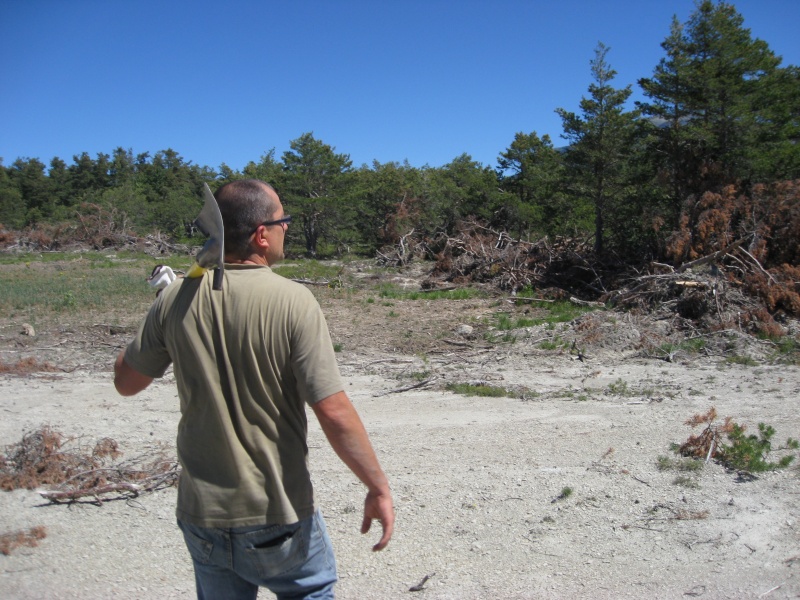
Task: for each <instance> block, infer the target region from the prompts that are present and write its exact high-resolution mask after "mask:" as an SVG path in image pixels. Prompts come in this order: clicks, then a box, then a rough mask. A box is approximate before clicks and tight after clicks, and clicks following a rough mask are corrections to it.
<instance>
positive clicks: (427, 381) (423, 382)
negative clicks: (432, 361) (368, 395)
mask: <svg viewBox="0 0 800 600" xmlns="http://www.w3.org/2000/svg"><path fill="white" fill-rule="evenodd" d="M431 381H433V378H430V379H426V380H424V381H420V382H419V383H415V384H413V385H407V386H405V387H401V388H395V389H393V390H389V391H386V392H378V393H375V394H373V397H379V396H387V395H389V394H399V393H400V392H407V391H408V390H415V389H417V388H421V387H423V386H426V385H428V384H429V383H430V382H431Z"/></svg>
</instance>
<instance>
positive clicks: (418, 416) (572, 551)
mask: <svg viewBox="0 0 800 600" xmlns="http://www.w3.org/2000/svg"><path fill="white" fill-rule="evenodd" d="M323 304H324V305H325V306H326V311H327V312H328V314H329V320H330V321H331V329H332V331H333V333H334V341H335V342H337V341H339V342H340V343H342V344H343V346H344V349H343V351H342V352H341V353H340V355H339V358H340V364H341V368H342V373H343V375H344V377H345V380H346V382H347V391H348V393H349V394H350V395H351V397H352V399H353V401H354V403H355V404H356V406H357V408H358V410H359V411H360V412H361V414H362V417H363V419H364V421H365V423H366V425H367V427H368V429H369V430H370V433H371V436H372V439H373V442H374V444H375V446H376V449H377V451H378V453H379V455H380V457H381V460H382V462H383V464H384V467H385V469H386V471H387V473H388V474H389V476H390V478H391V481H392V486H393V490H394V494H395V500H396V504H397V514H398V521H397V531H396V535H395V538H394V539H393V541H392V543H391V545H390V547H389V548H388V549H387V550H386V551H384V552H382V553H378V554H373V553H372V552H370V550H369V549H370V545H371V543H372V541H373V538H374V536H368V537H369V539H365V538H363V537H362V536H361V535H360V534H359V533H358V527H359V525H360V507H361V502H362V501H363V490H362V488H361V486H360V485H359V484H358V483H357V482H356V480H355V478H354V477H353V476H352V475H350V474H349V473H348V472H347V470H346V469H345V468H344V467H343V465H342V464H341V463H340V462H339V461H338V460H337V459H336V458H335V456H334V455H333V452H332V451H331V450H330V448H329V447H328V446H327V444H326V443H325V441H324V439H323V437H322V435H321V433H320V431H319V429H318V428H317V427H316V425H315V424H314V423H312V424H311V434H310V448H311V449H310V456H311V467H312V471H313V474H314V479H315V485H316V489H317V495H318V499H319V502H320V504H321V506H322V508H323V511H324V513H325V515H326V520H327V522H328V526H329V529H330V531H331V536H332V538H333V541H334V545H335V547H336V550H337V557H338V561H339V570H340V576H341V581H340V583H339V585H338V588H337V593H338V597H339V598H352V599H363V598H403V597H409V596H411V597H415V593H413V592H409V588H410V587H412V586H414V585H416V584H419V583H420V582H421V581H422V580H423V579H424V578H425V577H426V576H428V577H429V578H428V579H427V581H426V582H425V584H424V586H423V587H424V589H423V591H421V592H418V594H419V596H420V597H424V598H429V599H433V598H437V599H439V598H442V599H443V598H452V599H465V598H470V599H472V598H475V599H477V598H592V599H601V598H609V599H611V598H689V597H700V598H769V599H770V600H772V599H778V598H798V597H800V522H798V518H799V517H800V485H798V484H799V483H800V481H799V479H800V471H798V469H797V468H796V467H792V468H789V469H786V470H783V471H776V472H771V473H767V474H765V475H761V476H759V477H758V478H757V479H755V480H752V481H744V480H742V479H740V478H737V475H736V473H731V472H727V471H726V470H725V469H723V468H722V467H720V466H719V465H717V464H714V463H713V462H712V463H709V464H708V465H706V466H705V467H704V468H703V469H702V470H701V471H699V472H694V473H692V472H690V473H684V472H681V471H677V470H659V469H658V466H657V461H658V457H659V456H660V455H663V456H673V455H672V454H671V453H670V452H669V446H670V444H671V443H673V442H681V441H683V440H685V439H686V438H687V437H688V435H689V434H690V433H691V430H690V428H689V427H687V426H686V425H684V421H685V420H686V419H687V418H689V417H690V416H691V415H693V414H696V413H702V412H705V411H707V410H708V408H710V407H711V406H715V407H716V408H717V410H718V412H719V414H720V415H721V416H728V415H730V416H733V417H734V418H735V420H736V421H738V422H740V423H743V424H748V425H750V427H751V428H752V429H755V426H756V423H757V422H759V421H764V422H766V423H769V424H771V425H773V426H774V427H775V429H776V430H777V434H776V439H778V440H781V441H783V440H785V439H786V438H787V437H789V436H791V437H795V438H797V437H800V435H798V434H800V411H798V398H800V369H798V368H797V367H795V366H779V365H762V366H745V365H739V364H731V363H725V362H724V361H723V360H722V359H721V358H719V357H714V356H711V357H706V358H700V357H693V358H692V359H691V360H683V361H680V360H679V361H677V362H672V363H669V362H665V361H662V360H656V359H644V358H641V356H639V355H640V353H639V352H636V351H634V350H632V348H633V347H634V346H635V340H633V338H635V336H636V335H640V336H641V332H639V333H638V334H634V333H632V332H631V331H632V330H634V331H635V330H636V327H635V325H636V324H635V323H634V324H631V325H630V326H626V327H623V326H622V325H620V326H619V327H616V328H615V327H610V328H608V329H611V330H614V331H615V333H613V335H612V336H611V337H612V338H613V339H614V340H615V341H614V342H613V343H611V342H608V343H601V342H597V343H596V344H595V345H594V346H590V347H589V349H588V350H587V351H586V356H585V357H584V360H579V359H578V358H577V356H576V354H575V353H571V352H569V351H566V350H564V349H562V350H542V349H541V348H540V346H539V343H538V342H537V340H539V339H540V338H541V337H542V334H543V332H542V331H539V330H526V331H524V332H519V337H518V340H517V342H516V343H514V344H505V345H497V346H494V347H491V348H487V347H486V343H485V341H484V340H483V339H482V338H480V337H477V338H475V337H473V338H472V339H468V338H466V337H461V338H459V337H458V336H457V335H455V334H454V333H453V327H454V326H455V325H457V324H458V323H464V322H466V317H467V315H468V314H472V313H475V314H478V313H480V312H481V311H483V312H487V311H491V310H493V308H492V307H490V306H489V305H487V304H486V303H483V304H482V303H480V302H475V303H473V304H470V305H468V306H469V308H464V307H465V306H466V305H464V304H461V305H459V306H460V307H461V309H460V311H459V312H454V311H452V310H449V309H448V310H445V311H443V312H444V314H439V313H437V314H436V315H431V314H430V311H432V310H433V309H432V308H430V306H429V308H427V309H426V310H427V311H428V313H427V314H428V316H430V319H426V320H422V319H419V318H417V319H413V320H412V319H410V318H409V317H408V315H410V314H411V313H410V312H409V313H408V315H407V314H406V313H404V312H403V311H405V310H406V309H407V307H406V306H405V305H403V304H402V303H395V304H394V306H391V307H374V308H373V311H374V312H375V315H376V318H375V319H373V320H371V318H370V317H369V316H368V314H366V313H365V314H361V315H358V318H357V319H354V317H353V314H352V310H349V311H348V310H347V307H344V306H343V307H341V308H340V309H337V308H336V307H335V306H334V302H333V300H324V302H323ZM433 304H435V303H433ZM416 306H417V310H419V304H417V305H416ZM387 310H392V311H394V312H395V313H396V314H397V315H398V316H397V317H391V319H397V321H391V322H393V323H395V322H397V323H401V324H400V325H397V326H393V328H392V331H391V332H387V333H385V334H384V335H383V336H381V335H380V334H379V333H378V328H379V327H380V323H381V322H384V323H386V322H387V319H386V316H385V314H382V313H381V312H380V311H383V312H384V313H385V312H386V311H387ZM408 310H409V311H411V308H410V307H409V308H408ZM401 320H402V321H401ZM373 321H374V323H373ZM472 322H473V323H474V321H472ZM432 323H439V325H436V326H434V325H432ZM601 326H602V325H598V327H601ZM426 327H427V328H428V330H425V328H426ZM575 329H577V328H576V327H575V325H574V324H573V326H572V330H575ZM407 330H411V331H412V335H407V334H406V331H407ZM358 331H360V332H361V333H360V334H358V333H357V332H358ZM559 331H560V335H561V337H562V339H563V340H565V341H567V342H568V341H569V339H570V338H569V331H568V329H567V328H566V326H565V329H564V330H559ZM585 331H586V328H584V332H585ZM545 333H546V332H545ZM40 335H44V334H40ZM54 335H55V334H54ZM126 335H127V333H126V334H125V335H123V336H121V337H113V338H108V339H109V340H110V341H108V345H107V346H106V347H105V350H101V348H102V347H103V346H102V345H99V346H98V345H94V346H92V349H91V351H89V350H86V349H84V350H82V351H81V352H83V354H81V352H79V351H78V350H76V349H75V346H74V345H73V346H70V349H69V352H73V353H78V354H79V355H81V356H83V357H84V359H80V358H76V359H75V362H74V363H73V364H78V365H81V364H84V365H89V366H83V367H79V368H78V369H77V370H75V371H74V372H71V373H55V374H47V373H40V374H35V375H32V376H17V375H2V376H0V412H1V413H2V415H3V418H2V419H0V445H6V444H11V443H14V442H16V441H18V440H19V439H20V438H21V436H22V434H23V433H24V432H25V431H30V430H32V429H35V428H38V427H39V426H40V425H41V424H43V423H49V424H51V425H52V426H53V427H55V428H57V429H60V430H61V431H63V432H64V433H67V434H69V435H80V436H86V437H85V439H87V440H92V441H93V440H95V439H97V438H100V437H106V436H109V437H112V438H114V439H116V440H117V441H118V442H119V444H120V447H121V449H122V450H123V451H124V452H126V454H127V455H135V454H136V453H141V452H145V451H147V450H148V449H149V448H152V447H153V445H154V444H157V443H166V444H172V442H173V438H174V432H175V427H176V424H177V420H178V412H177V398H176V393H175V389H174V386H173V384H172V382H171V381H170V378H169V377H167V378H166V379H165V380H163V381H161V382H158V383H157V384H155V385H154V386H152V387H151V388H150V389H148V390H146V391H145V392H144V393H143V394H141V395H140V396H138V397H136V398H133V399H124V398H121V397H119V396H117V395H116V393H115V392H114V390H113V387H112V385H111V382H110V373H109V372H108V371H102V370H100V369H99V366H100V365H101V364H103V361H107V362H105V364H106V365H108V364H110V360H111V357H112V356H113V354H114V352H115V351H116V348H115V345H117V346H118V345H119V344H122V343H123V341H124V339H125V337H126ZM575 335H578V333H576V334H575ZM459 339H460V340H462V342H463V343H464V344H467V345H462V346H458V345H453V344H452V343H448V342H447V341H445V340H450V342H452V341H458V340H459ZM606 339H609V338H608V336H606ZM409 340H410V341H409ZM420 340H422V341H420ZM37 343H38V345H39V346H42V347H44V346H47V347H57V346H54V345H53V344H47V343H44V340H40V341H39V342H37ZM403 344H407V345H406V346H404V345H403ZM415 344H416V345H415ZM5 347H6V348H10V347H11V346H10V345H6V346H5ZM20 347H21V346H20ZM35 347H36V343H31V344H28V345H27V346H25V347H24V348H23V349H25V350H26V351H30V352H35V353H37V355H39V356H41V357H43V358H42V360H44V358H46V357H47V354H46V352H48V351H45V350H39V351H36V350H35ZM425 380H430V382H429V383H428V384H427V385H426V386H424V387H421V388H417V389H412V390H408V391H405V392H401V393H391V391H392V390H395V389H398V388H401V387H405V386H408V385H410V384H413V383H415V382H417V383H418V382H421V381H425ZM444 381H450V382H452V381H472V382H489V383H491V384H493V385H497V386H504V387H508V388H509V389H515V390H522V391H521V392H520V394H519V395H520V396H523V397H524V398H525V399H521V398H520V397H517V398H508V397H504V398H477V397H468V396H460V395H455V394H452V393H450V392H447V391H445V390H443V389H442V386H441V383H442V382H444ZM678 478H683V479H680V480H679V481H680V482H679V483H676V480H677V479H678ZM565 488H570V489H571V490H572V492H571V494H570V495H569V496H568V497H564V498H560V496H562V493H563V491H564V489H565ZM174 503H175V492H174V490H172V489H169V490H165V491H161V492H157V493H154V494H150V495H145V496H142V497H140V498H137V499H134V500H128V501H113V502H107V503H104V504H103V505H101V506H95V505H93V504H88V503H86V504H74V505H71V506H53V505H47V504H46V503H45V502H44V501H43V500H42V499H41V498H40V497H39V496H38V495H37V494H36V493H35V492H28V491H16V492H12V493H2V494H0V522H2V523H3V526H2V529H3V530H4V531H8V530H15V529H22V528H28V527H33V526H38V525H43V526H44V527H46V529H47V537H46V538H45V539H43V540H42V541H41V542H40V544H39V546H38V547H35V548H20V549H18V550H16V551H15V552H14V553H13V554H12V555H11V556H0V590H3V592H2V595H3V597H6V598H31V599H32V598H44V597H46V598H78V597H80V598H98V599H99V598H108V597H114V598H190V597H193V593H194V586H193V578H192V571H191V564H190V561H189V559H188V555H187V553H186V551H185V549H184V547H183V542H182V539H181V538H180V535H179V532H178V530H177V527H176V526H175V523H174V516H173V514H174V512H173V511H174ZM262 595H263V597H265V598H267V597H270V596H269V594H266V593H264V594H262Z"/></svg>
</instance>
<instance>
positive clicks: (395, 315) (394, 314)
mask: <svg viewBox="0 0 800 600" xmlns="http://www.w3.org/2000/svg"><path fill="white" fill-rule="evenodd" d="M389 316H390V317H399V316H400V315H398V314H397V313H396V312H394V311H393V310H390V311H389Z"/></svg>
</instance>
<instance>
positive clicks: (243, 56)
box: [0, 0, 800, 170]
mask: <svg viewBox="0 0 800 600" xmlns="http://www.w3.org/2000/svg"><path fill="white" fill-rule="evenodd" d="M734 5H735V6H736V7H737V10H738V11H739V12H740V13H741V14H742V16H743V17H744V22H745V26H746V27H748V28H750V29H751V31H752V34H753V36H754V37H759V38H761V39H763V40H765V41H766V42H767V43H768V44H769V45H770V48H771V49H772V50H773V51H775V53H776V54H778V55H780V56H782V57H783V61H784V62H783V64H784V65H787V64H795V65H797V64H800V41H799V40H800V36H798V33H797V24H798V23H800V2H798V1H797V0H741V1H738V2H734ZM693 9H694V2H693V0H672V1H666V0H605V1H600V0H594V1H592V0H559V1H552V0H548V1H539V0H527V1H525V0H507V1H503V0H497V1H494V2H485V1H477V0H475V1H473V0H461V1H456V0H451V1H449V2H446V1H443V0H427V1H422V0H406V1H403V2H400V1H396V2H390V1H388V0H371V1H366V0H364V1H355V0H353V1H351V0H338V1H323V0H295V1H289V0H281V1H260V2H255V1H249V2H248V1H236V0H232V1H228V2H211V1H206V0H197V1H194V2H188V1H183V0H166V1H165V0H159V1H158V2H153V1H150V0H138V1H136V2H132V1H131V2H128V1H121V0H120V1H115V0H102V1H87V0H71V1H69V2H67V1H66V0H51V1H47V0H2V1H0V56H2V64H3V66H2V69H0V115H2V126H0V157H2V158H3V164H5V165H6V166H8V165H10V164H11V163H13V161H14V160H16V159H17V158H19V157H27V158H33V157H36V158H39V159H40V160H41V161H43V162H44V163H46V164H47V163H49V162H50V159H52V158H53V157H54V156H58V157H60V158H61V159H63V160H65V161H66V162H67V163H68V164H70V163H72V157H73V155H76V154H79V153H81V152H84V151H85V152H88V153H89V154H91V155H92V156H93V157H94V156H96V154H97V153H99V152H103V153H109V154H110V153H111V152H112V151H113V150H114V148H116V147H118V146H122V147H123V148H126V149H128V148H130V149H131V150H133V152H134V153H135V154H138V153H140V152H150V153H151V155H152V154H154V153H155V152H156V151H158V150H164V149H166V148H172V149H174V150H176V151H177V152H178V153H179V154H180V155H181V156H182V157H183V158H184V159H185V160H186V161H191V162H192V163H194V164H198V165H206V166H209V167H212V168H214V169H216V168H218V167H219V166H220V165H221V164H222V163H225V164H227V165H228V166H230V167H231V168H233V169H237V170H240V169H241V168H242V167H244V165H245V164H247V162H248V161H251V160H252V161H258V160H259V158H260V157H261V155H262V154H264V153H265V152H266V151H268V150H270V149H272V148H274V149H275V151H276V153H277V157H278V158H280V156H281V154H282V153H283V152H284V151H286V150H288V149H289V143H290V141H291V140H294V139H296V138H298V137H300V136H301V135H302V134H303V133H305V132H313V133H314V136H315V137H316V138H317V139H320V140H322V141H323V142H325V143H327V144H330V145H331V146H333V147H335V149H336V151H337V152H341V153H346V154H349V155H350V158H351V160H352V161H353V164H354V165H355V166H356V167H358V166H360V165H362V164H368V165H369V164H371V163H372V161H373V160H377V161H379V162H381V163H386V162H392V161H398V162H402V161H404V160H408V161H409V163H410V164H411V165H413V166H416V167H421V166H423V165H426V164H427V165H429V166H434V167H436V166H441V165H443V164H446V163H448V162H450V161H451V160H453V159H454V158H455V157H457V156H459V155H461V154H462V153H467V154H469V155H471V156H472V157H473V159H475V160H477V161H479V162H481V163H483V164H484V165H486V166H492V167H494V166H495V165H496V160H497V156H498V154H499V153H500V152H502V151H503V150H505V149H506V148H507V147H508V146H509V145H510V144H511V142H512V141H513V139H514V134H515V133H516V132H520V131H522V132H525V133H530V132H532V131H536V132H538V133H539V135H543V134H549V135H550V136H551V137H552V138H553V141H554V143H555V144H556V145H560V144H562V143H564V142H563V140H562V139H561V138H560V134H561V131H562V130H561V120H560V119H559V117H558V116H557V115H556V114H555V112H554V110H555V109H556V108H559V107H561V108H565V109H567V110H571V111H577V110H578V103H579V101H580V99H581V97H582V96H583V95H585V94H586V90H587V87H588V85H589V83H590V73H589V61H590V60H591V59H592V57H593V56H594V49H595V47H596V46H597V43H598V42H599V41H602V42H603V43H604V44H606V45H607V46H609V47H610V48H611V51H610V53H609V55H608V60H609V62H610V64H611V65H612V67H613V68H615V69H616V70H617V72H618V75H617V78H616V79H615V80H614V82H613V83H614V84H615V85H616V86H617V87H623V86H625V85H627V84H633V89H634V95H633V98H634V99H635V98H641V95H640V93H639V89H638V86H637V85H636V81H637V79H638V78H640V77H647V76H650V75H651V74H652V72H653V68H654V67H655V66H656V64H657V63H658V61H659V59H660V58H661V57H662V56H663V51H662V49H661V47H660V44H661V42H662V41H663V40H664V38H665V37H666V36H667V34H668V32H669V26H670V22H671V19H672V16H673V15H677V16H678V18H679V20H680V21H681V22H685V21H686V20H687V19H688V17H689V15H690V14H691V12H692V11H693Z"/></svg>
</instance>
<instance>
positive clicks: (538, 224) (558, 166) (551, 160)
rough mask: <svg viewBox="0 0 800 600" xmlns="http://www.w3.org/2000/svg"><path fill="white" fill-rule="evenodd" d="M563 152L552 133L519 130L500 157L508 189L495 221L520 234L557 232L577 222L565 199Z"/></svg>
mask: <svg viewBox="0 0 800 600" xmlns="http://www.w3.org/2000/svg"><path fill="white" fill-rule="evenodd" d="M564 175H565V172H564V164H563V157H562V154H561V153H560V152H559V151H558V150H556V149H555V148H553V143H552V141H551V140H550V136H549V135H544V136H542V137H541V138H540V137H539V136H538V135H537V134H536V132H535V131H534V132H533V133H529V134H525V133H517V134H516V135H515V136H514V141H513V142H512V143H511V145H510V146H509V147H508V148H507V149H506V150H505V152H502V153H501V154H500V156H499V157H498V159H497V176H498V178H499V180H500V183H501V186H502V189H503V191H504V192H506V194H505V197H504V200H503V201H502V203H501V207H500V210H499V211H498V214H497V215H495V219H494V220H495V222H496V223H497V224H498V225H499V226H501V227H503V228H504V229H507V230H516V231H517V235H518V236H519V237H524V236H526V235H529V234H531V233H534V234H536V235H557V234H560V233H564V232H565V231H566V229H567V227H568V226H569V225H570V224H574V215H573V214H571V213H572V211H571V210H570V206H569V205H568V204H567V203H566V202H565V201H564V200H565V199H564V194H563V192H562V188H563V180H564Z"/></svg>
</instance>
